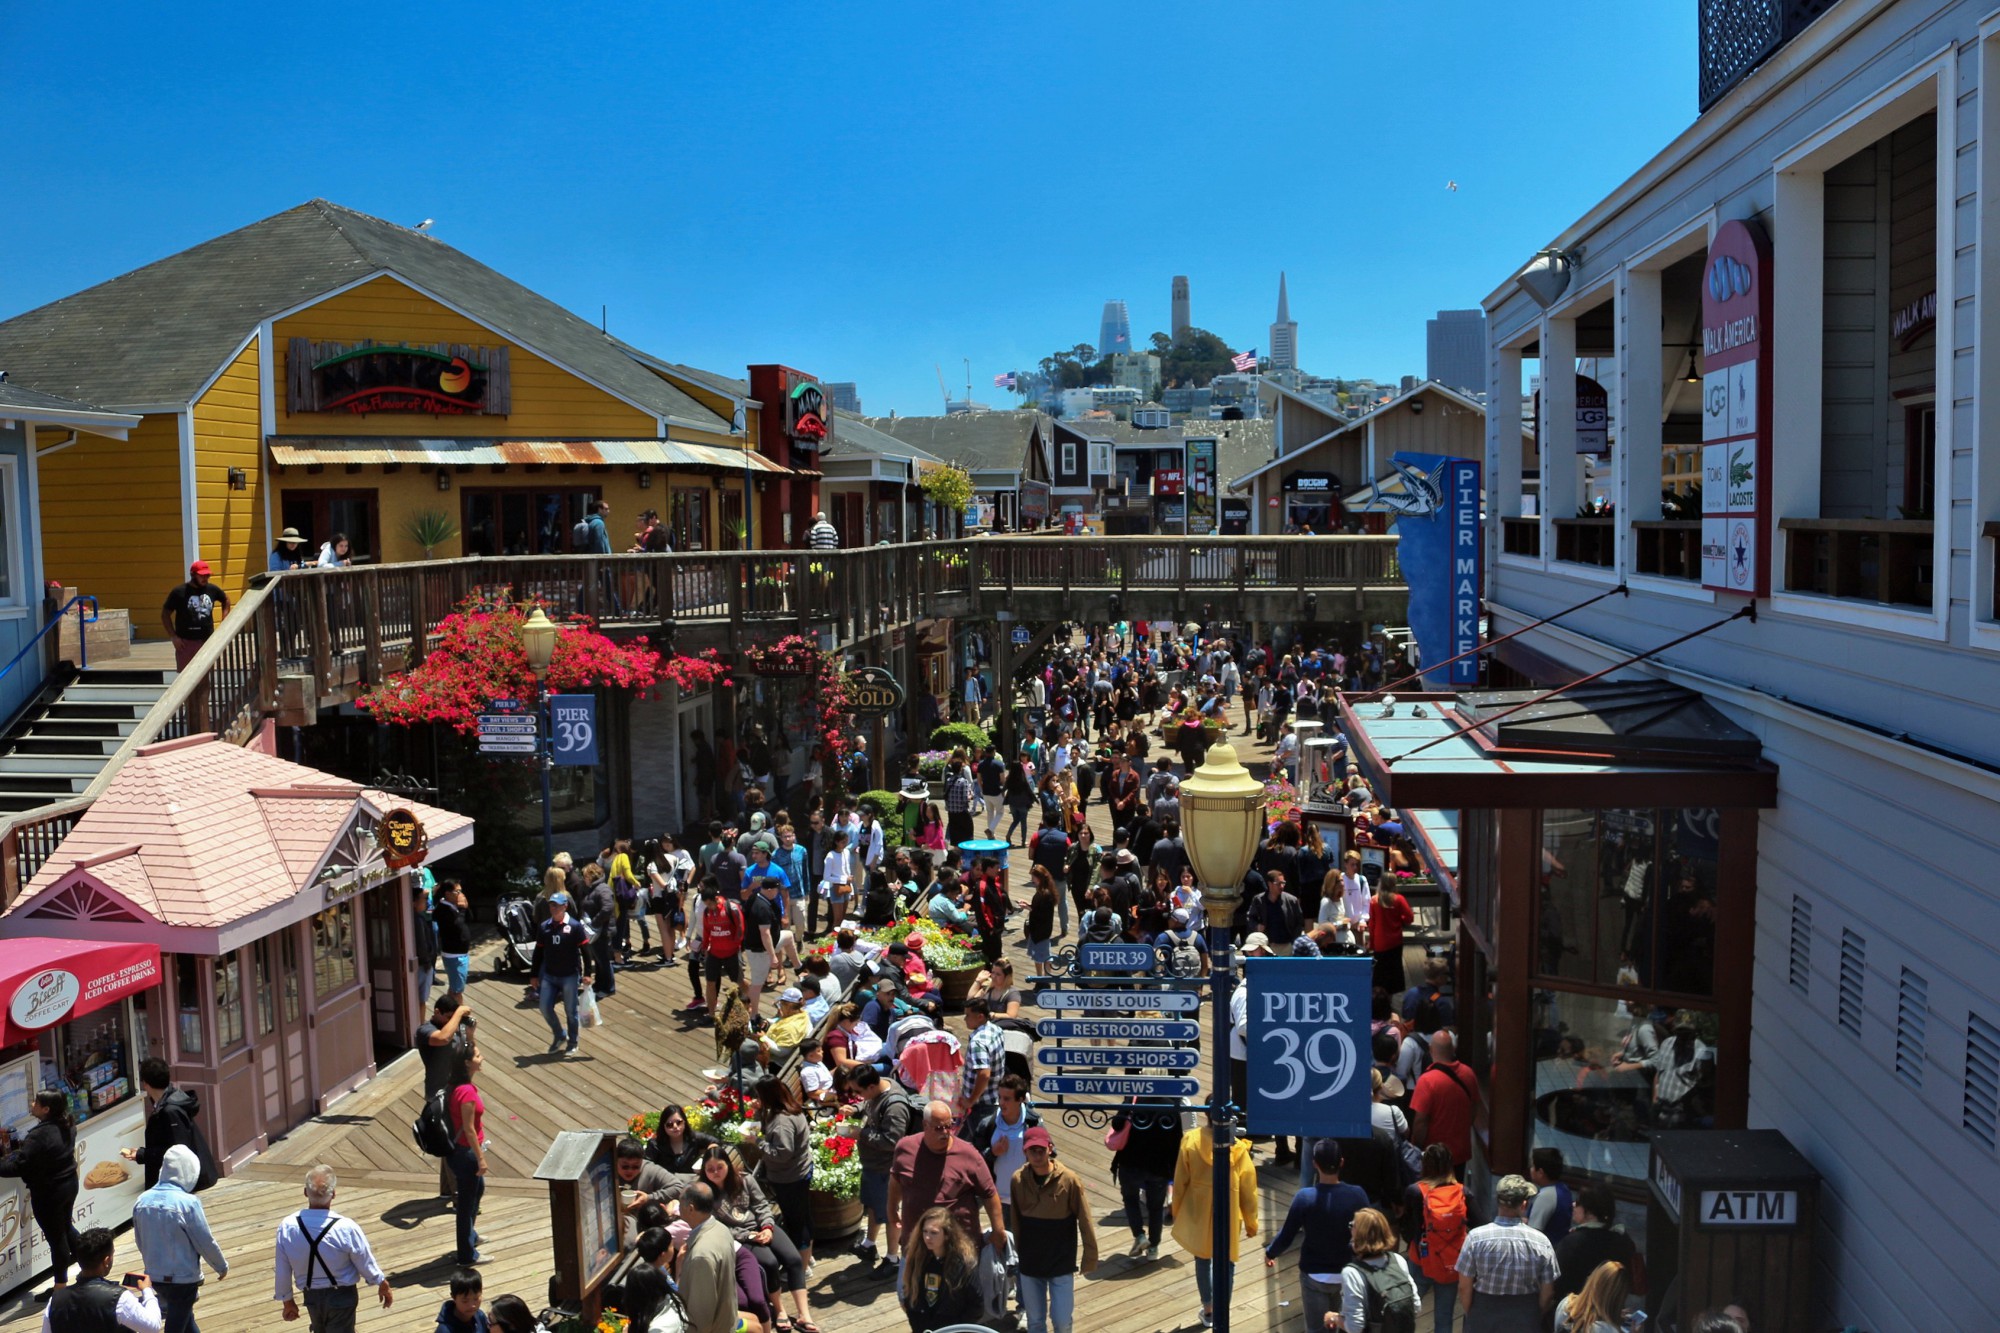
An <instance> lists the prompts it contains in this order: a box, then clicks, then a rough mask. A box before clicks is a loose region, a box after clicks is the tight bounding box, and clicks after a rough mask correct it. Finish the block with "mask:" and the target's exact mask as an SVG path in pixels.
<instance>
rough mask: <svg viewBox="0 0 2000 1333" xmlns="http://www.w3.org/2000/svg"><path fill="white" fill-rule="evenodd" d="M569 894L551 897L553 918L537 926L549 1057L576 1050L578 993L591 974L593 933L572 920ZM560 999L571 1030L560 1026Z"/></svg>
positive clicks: (537, 973) (537, 967)
mask: <svg viewBox="0 0 2000 1333" xmlns="http://www.w3.org/2000/svg"><path fill="white" fill-rule="evenodd" d="M569 906H570V904H569V894H568V892H567V891H563V892H557V893H552V894H550V895H549V916H548V919H547V920H546V921H543V922H541V923H540V924H538V925H537V926H536V927H535V977H536V980H537V981H538V983H539V984H540V986H541V1003H542V1021H543V1022H545V1023H547V1024H548V1025H549V1054H551V1055H554V1054H556V1053H558V1052H562V1051H574V1050H576V1043H577V1036H578V1033H579V1030H580V1028H579V1020H578V1016H577V1011H576V1004H577V999H576V996H577V990H578V987H579V985H580V984H581V982H582V981H583V980H584V979H585V978H586V977H588V976H589V975H590V960H589V958H588V957H587V955H586V954H585V946H586V945H587V944H588V943H589V941H590V936H589V933H588V932H586V931H585V930H584V928H583V927H582V926H581V925H580V924H578V923H577V922H575V921H572V920H570V918H569ZM558 999H560V1000H561V1001H562V1006H563V1015H564V1017H565V1018H566V1019H567V1020H568V1023H569V1031H568V1033H567V1034H565V1033H564V1031H563V1029H562V1028H561V1027H560V1026H558V1025H557V1023H556V1001H557V1000H558Z"/></svg>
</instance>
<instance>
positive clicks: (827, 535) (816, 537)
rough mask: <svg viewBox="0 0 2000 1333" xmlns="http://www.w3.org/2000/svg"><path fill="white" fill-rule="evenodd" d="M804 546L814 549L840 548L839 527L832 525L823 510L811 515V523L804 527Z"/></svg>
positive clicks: (830, 549) (831, 549)
mask: <svg viewBox="0 0 2000 1333" xmlns="http://www.w3.org/2000/svg"><path fill="white" fill-rule="evenodd" d="M806 547H807V548H808V549H809V550H814V551H837V550H839V549H840V529H838V528H836V527H834V526H833V524H832V523H831V522H830V521H829V520H828V519H827V516H826V514H825V512H824V511H822V512H820V513H817V514H814V515H813V524H812V526H811V527H809V528H807V529H806Z"/></svg>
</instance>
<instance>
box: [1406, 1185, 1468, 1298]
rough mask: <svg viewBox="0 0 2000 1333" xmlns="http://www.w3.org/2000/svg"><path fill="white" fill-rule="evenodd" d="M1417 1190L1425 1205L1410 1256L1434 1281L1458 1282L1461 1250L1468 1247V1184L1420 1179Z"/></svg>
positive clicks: (1424, 1273) (1448, 1283)
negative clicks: (1466, 1239)
mask: <svg viewBox="0 0 2000 1333" xmlns="http://www.w3.org/2000/svg"><path fill="white" fill-rule="evenodd" d="M1417 1191H1418V1193H1420V1194H1422V1195H1423V1200H1424V1207H1423V1214H1422V1216H1421V1218H1420V1219H1419V1220H1420V1222H1421V1226H1420V1227H1419V1229H1418V1231H1417V1238H1416V1240H1415V1241H1414V1242H1412V1243H1411V1245H1410V1256H1411V1257H1412V1258H1414V1259H1415V1260H1416V1261H1417V1268H1418V1270H1419V1271H1421V1272H1422V1273H1423V1275H1424V1276H1425V1277H1427V1278H1429V1279H1430V1280H1431V1281H1433V1282H1438V1283H1443V1284H1446V1285H1452V1284H1456V1283H1457V1281H1458V1267H1457V1265H1458V1252H1459V1251H1460V1250H1462V1249H1464V1248H1465V1186H1463V1185H1459V1184H1451V1185H1425V1184H1423V1183H1421V1182H1419V1183H1418V1185H1417Z"/></svg>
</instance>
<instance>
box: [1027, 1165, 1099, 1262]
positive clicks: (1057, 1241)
mask: <svg viewBox="0 0 2000 1333" xmlns="http://www.w3.org/2000/svg"><path fill="white" fill-rule="evenodd" d="M1012 1194H1013V1204H1014V1232H1015V1240H1016V1241H1017V1242H1018V1245H1017V1249H1018V1252H1019V1254H1020V1256H1021V1273H1022V1275H1023V1276H1026V1277H1039V1278H1052V1277H1063V1276H1065V1275H1067V1274H1069V1273H1073V1272H1079V1271H1080V1272H1083V1273H1089V1272H1090V1271H1091V1270H1093V1269H1095V1268H1096V1267H1097V1228H1096V1226H1095V1225H1094V1224H1092V1222H1091V1220H1090V1203H1089V1200H1087V1199H1086V1198H1085V1197H1084V1193H1083V1181H1082V1180H1080V1179H1078V1178H1077V1174H1076V1172H1074V1171H1072V1170H1070V1169H1069V1168H1068V1167H1066V1166H1064V1165H1063V1164H1062V1163H1061V1162H1055V1161H1052V1162H1050V1163H1049V1173H1048V1174H1047V1175H1046V1176H1038V1175H1036V1174H1035V1168H1034V1167H1032V1166H1024V1167H1022V1168H1021V1169H1020V1170H1019V1171H1016V1172H1015V1173H1014V1181H1013V1191H1012ZM1079 1233H1081V1237H1082V1240H1083V1263H1082V1265H1081V1266H1080V1267H1079V1265H1078V1263H1077V1255H1076V1247H1077V1239H1078V1235H1079Z"/></svg>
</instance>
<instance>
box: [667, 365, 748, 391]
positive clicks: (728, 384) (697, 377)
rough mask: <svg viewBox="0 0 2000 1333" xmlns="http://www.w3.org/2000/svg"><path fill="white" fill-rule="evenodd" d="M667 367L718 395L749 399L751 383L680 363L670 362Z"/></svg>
mask: <svg viewBox="0 0 2000 1333" xmlns="http://www.w3.org/2000/svg"><path fill="white" fill-rule="evenodd" d="M665 364H666V365H668V366H670V367H672V368H673V369H674V370H676V371H678V372H680V373H681V374H683V375H685V376H687V377H688V378H689V379H691V380H693V381H694V382H695V383H697V384H706V385H707V386H708V387H709V388H711V389H713V390H715V391H716V392H717V393H726V394H728V395H729V396H730V397H731V398H748V397H749V396H750V381H749V380H740V379H737V378H735V377H734V376H731V375H723V374H719V373H717V372H716V371H713V370H703V369H702V368H701V367H699V366H686V365H682V364H681V363H680V362H678V361H668V362H666V363H665Z"/></svg>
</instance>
